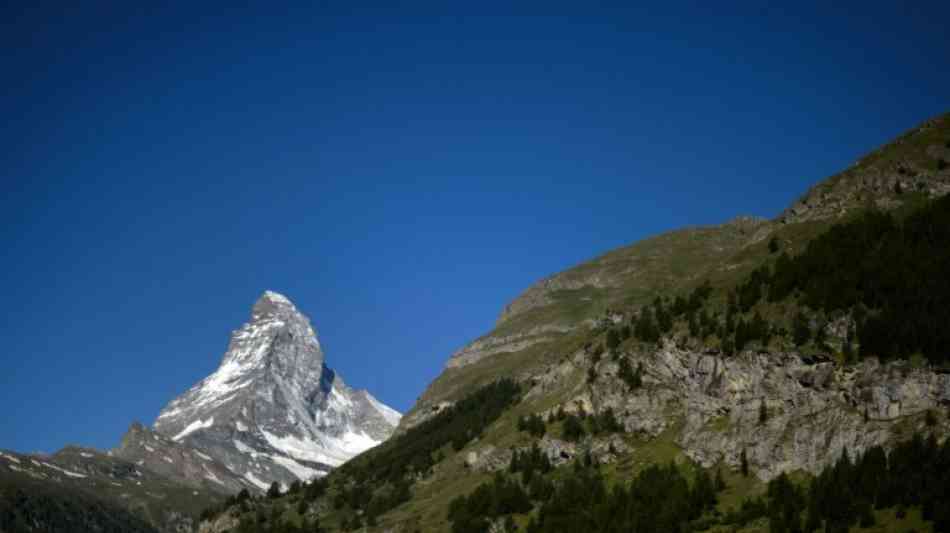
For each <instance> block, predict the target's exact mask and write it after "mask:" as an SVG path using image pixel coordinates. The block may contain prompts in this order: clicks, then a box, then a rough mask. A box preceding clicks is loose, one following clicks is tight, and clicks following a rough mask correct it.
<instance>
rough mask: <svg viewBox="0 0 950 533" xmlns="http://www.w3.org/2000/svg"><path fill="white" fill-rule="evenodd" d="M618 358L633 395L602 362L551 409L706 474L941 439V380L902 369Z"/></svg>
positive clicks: (673, 354)
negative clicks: (921, 434)
mask: <svg viewBox="0 0 950 533" xmlns="http://www.w3.org/2000/svg"><path fill="white" fill-rule="evenodd" d="M625 357H630V358H631V363H632V364H633V365H642V369H643V386H642V387H641V388H639V389H637V390H633V391H630V390H628V387H627V385H626V384H625V383H624V382H623V381H621V380H620V379H619V378H618V377H617V371H618V364H617V363H616V362H615V361H612V360H604V361H601V362H600V363H598V364H597V365H596V372H597V374H598V377H597V382H596V385H595V386H592V387H591V386H587V385H586V384H577V385H574V386H573V393H572V394H570V395H569V399H568V400H567V401H565V402H564V403H563V405H561V406H559V407H557V408H558V409H559V408H562V407H563V408H564V410H565V411H568V412H571V411H580V410H583V411H585V412H587V413H591V412H595V413H599V412H602V411H604V410H605V409H607V408H611V409H613V411H614V413H615V414H616V415H617V417H618V419H620V421H621V422H622V423H623V425H624V426H625V429H626V431H627V432H632V433H638V434H641V435H643V436H644V437H648V438H649V437H657V436H659V435H660V434H662V433H664V432H667V431H669V432H672V434H673V438H674V440H675V442H676V444H678V445H679V446H680V447H681V448H682V450H683V452H684V453H685V454H686V455H687V456H689V457H690V458H691V459H693V460H694V461H696V462H698V463H699V464H702V465H703V466H707V467H708V466H713V465H716V464H719V463H720V462H722V463H724V464H727V465H729V466H730V467H737V466H738V465H739V460H740V459H739V457H740V454H741V452H742V450H743V449H745V450H746V454H747V456H748V460H749V464H750V468H751V469H752V470H753V471H754V472H755V473H756V475H757V476H758V477H759V478H761V479H763V480H768V479H771V478H772V477H774V476H776V475H778V474H779V473H781V472H787V471H794V470H804V471H809V472H813V473H816V472H819V471H820V470H821V469H822V468H823V467H825V466H827V465H828V464H829V463H831V462H833V461H834V460H836V459H837V458H838V457H839V456H840V454H841V452H842V450H845V449H846V450H847V451H848V452H849V453H851V454H856V453H861V452H863V451H865V450H867V449H868V448H870V447H871V446H874V445H879V444H880V445H885V446H887V445H888V444H889V443H891V442H893V441H895V440H899V439H902V438H906V437H907V436H908V435H909V434H911V433H912V432H914V431H934V432H937V433H939V434H946V433H948V432H950V424H948V422H947V416H946V409H947V406H950V374H947V373H940V372H937V371H935V370H933V369H929V368H913V367H912V366H911V365H910V363H908V362H906V361H895V362H891V363H887V364H881V363H879V362H878V361H877V360H874V359H868V360H864V361H863V362H861V363H859V364H857V365H853V366H841V365H838V364H837V363H836V362H834V361H833V360H831V359H830V358H828V357H822V356H803V355H801V354H799V353H795V352H780V353H768V352H751V351H746V352H743V353H741V354H738V355H736V356H733V357H723V356H721V355H718V354H713V353H705V352H697V351H690V350H685V349H681V348H677V347H676V346H674V345H672V344H667V345H665V346H664V347H662V348H660V349H658V350H656V351H655V352H653V353H647V354H631V355H625ZM586 359H587V355H586V354H584V353H583V352H579V353H577V354H576V355H575V357H574V358H573V359H572V360H570V361H567V362H565V363H563V364H562V365H561V366H566V367H575V368H576V369H577V370H580V369H581V368H583V367H584V365H585V364H586ZM569 375H570V373H569V372H565V369H564V368H559V367H555V368H553V369H551V371H549V372H548V373H546V375H545V377H544V379H536V380H534V383H535V385H534V389H532V390H531V391H530V392H529V394H532V395H539V394H544V393H547V392H549V391H550V390H552V389H553V388H554V387H556V386H557V385H558V382H559V381H560V379H559V377H560V378H566V377H567V376H569ZM564 381H568V380H567V379H564ZM763 406H764V410H763ZM928 412H929V414H928ZM763 415H764V416H763ZM928 424H929V425H928ZM852 456H853V455H852Z"/></svg>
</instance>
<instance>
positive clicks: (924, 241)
mask: <svg viewBox="0 0 950 533" xmlns="http://www.w3.org/2000/svg"><path fill="white" fill-rule="evenodd" d="M948 272H950V195H947V196H943V197H941V198H939V199H937V200H934V201H932V202H930V203H929V204H927V205H926V206H924V207H922V208H920V209H918V210H917V211H915V212H914V213H912V214H910V215H909V216H907V217H906V218H905V219H903V220H899V219H897V218H895V217H894V216H893V215H892V214H890V213H886V212H879V211H868V212H865V213H863V214H861V215H860V216H858V217H856V218H855V219H853V220H851V221H848V222H843V223H839V224H836V225H834V226H832V227H831V228H830V229H829V230H828V231H827V232H825V233H824V234H822V235H820V236H819V237H817V238H815V239H813V240H812V241H810V242H809V243H808V245H807V246H806V248H805V250H804V251H803V252H802V253H801V254H799V255H796V256H795V257H791V256H789V255H788V254H787V253H785V252H783V253H782V254H781V255H779V256H778V258H777V260H776V261H775V264H774V265H773V266H772V268H769V267H767V266H764V267H761V268H759V269H757V270H756V271H754V272H753V273H752V274H751V275H750V276H749V277H748V278H747V279H746V281H745V282H744V283H742V284H741V285H740V286H739V288H738V294H739V297H738V300H739V302H738V303H739V307H740V309H742V310H748V309H751V307H752V306H753V305H755V304H756V303H757V302H758V301H759V300H760V299H762V298H765V299H766V300H767V301H769V302H780V301H784V300H786V299H789V298H791V297H793V296H796V295H797V296H798V297H799V298H800V302H801V303H802V304H803V305H806V306H808V307H810V308H812V309H820V310H824V311H826V312H831V311H845V312H849V311H850V312H853V314H854V317H855V319H856V320H857V322H858V329H857V332H856V337H857V340H858V342H859V344H860V352H861V355H874V356H879V357H885V358H886V357H906V356H909V355H911V354H913V353H921V354H923V355H924V356H926V357H927V358H928V359H930V360H931V361H932V362H934V363H945V362H947V361H948V359H950V328H947V327H946V324H947V322H948V320H950V276H948V275H947V273H948ZM798 331H799V332H800V333H801V336H800V337H799V338H797V339H796V342H798V340H799V339H801V338H804V336H805V335H806V333H805V332H804V331H803V330H802V329H801V328H799V330H798ZM819 340H820V339H819Z"/></svg>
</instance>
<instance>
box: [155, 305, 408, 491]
mask: <svg viewBox="0 0 950 533" xmlns="http://www.w3.org/2000/svg"><path fill="white" fill-rule="evenodd" d="M399 419H400V415H399V413H397V412H396V411H394V410H392V409H390V408H389V407H387V406H385V405H383V404H382V403H380V402H379V401H378V400H376V399H375V398H373V396H372V395H370V394H369V393H368V392H367V391H365V390H354V389H351V388H350V387H349V386H347V385H346V383H344V382H343V380H342V378H341V377H340V376H339V375H338V374H336V373H335V372H333V370H331V369H330V368H329V367H328V366H326V364H325V361H324V354H323V350H322V348H321V346H320V342H319V340H317V336H316V333H315V332H314V330H313V327H312V326H311V324H310V321H309V319H308V318H307V317H306V316H304V315H303V314H302V313H300V312H299V311H298V310H297V308H296V307H295V306H294V304H293V303H292V302H291V301H290V300H289V299H288V298H287V297H285V296H283V295H281V294H278V293H275V292H272V291H266V292H265V293H264V294H263V295H262V296H261V297H260V298H259V299H258V300H257V302H256V303H255V304H254V306H253V309H252V312H251V319H250V321H248V322H247V323H246V324H244V325H243V326H242V327H241V328H239V329H238V330H236V331H235V332H234V333H233V334H232V335H231V341H230V343H229V345H228V349H227V351H226V353H225V355H224V357H223V358H222V361H221V365H220V366H219V368H218V369H217V370H216V371H215V372H214V373H213V374H211V375H210V376H208V377H207V378H205V379H204V380H202V381H201V382H199V383H197V384H196V385H195V386H194V387H192V388H191V389H189V390H188V391H187V392H185V393H184V394H182V395H181V396H179V397H178V398H175V399H174V400H172V401H171V402H169V404H168V405H167V406H166V407H165V408H164V409H162V412H161V414H160V415H159V416H158V419H157V420H156V422H155V431H156V432H158V433H160V434H162V435H164V436H165V437H166V438H168V439H170V440H172V441H174V442H177V443H181V444H183V445H185V446H187V447H188V448H190V449H193V450H196V452H199V453H201V454H204V455H205V456H210V457H213V458H215V460H217V461H219V462H221V463H222V464H224V465H226V467H227V468H228V469H229V470H230V471H231V472H233V473H234V474H236V475H237V476H238V477H241V478H243V479H244V481H246V482H248V483H250V484H251V485H252V486H253V487H254V488H255V489H256V490H265V489H266V488H267V487H268V486H269V485H270V483H272V482H274V481H278V482H280V483H282V484H284V485H289V484H290V483H292V482H293V481H296V480H305V479H310V478H313V477H316V476H321V475H324V474H325V473H326V472H327V471H329V470H330V469H331V468H333V467H335V466H338V465H339V464H341V463H343V462H344V461H346V460H347V459H349V458H350V457H352V456H354V455H356V454H358V453H360V452H362V451H364V450H366V449H368V448H370V447H372V446H375V445H376V444H379V443H380V442H382V441H383V440H385V439H386V438H388V437H389V435H390V434H391V433H392V431H393V429H394V428H395V426H396V424H398V422H399ZM203 475H204V477H206V478H207V479H211V477H212V476H211V475H209V474H203ZM186 477H187V475H186Z"/></svg>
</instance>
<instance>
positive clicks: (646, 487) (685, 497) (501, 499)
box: [449, 435, 950, 533]
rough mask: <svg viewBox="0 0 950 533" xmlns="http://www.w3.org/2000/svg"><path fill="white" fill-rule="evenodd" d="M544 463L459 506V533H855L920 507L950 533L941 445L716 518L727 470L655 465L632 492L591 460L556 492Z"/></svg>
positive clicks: (923, 443) (517, 458)
mask: <svg viewBox="0 0 950 533" xmlns="http://www.w3.org/2000/svg"><path fill="white" fill-rule="evenodd" d="M742 455H743V473H744V475H748V470H747V468H748V467H747V462H746V461H745V453H744V452H743V454H742ZM588 457H589V456H588ZM545 459H546V457H544V456H543V454H542V453H541V452H540V450H537V449H536V448H533V449H532V450H530V451H525V452H519V453H518V454H516V455H514V456H513V457H512V463H511V465H510V466H509V472H511V473H512V474H517V473H518V472H521V473H522V478H521V481H520V482H519V480H518V479H517V478H511V477H507V476H503V475H502V474H498V475H497V476H496V477H495V479H493V480H492V481H491V482H489V483H486V484H483V485H481V486H479V488H478V489H476V491H475V492H473V493H472V494H471V495H469V496H462V497H459V498H457V499H456V500H453V502H452V504H451V506H450V511H449V520H450V521H451V522H452V524H453V527H452V531H453V533H469V532H473V533H474V532H476V531H479V532H481V531H487V530H488V527H489V522H490V521H493V520H498V519H500V518H501V517H506V516H507V517H508V519H510V515H511V514H522V515H523V514H529V513H530V515H531V517H530V520H529V523H528V526H527V532H528V533H547V532H565V533H576V532H577V531H587V532H592V533H594V532H641V531H642V532H653V531H670V532H688V531H702V530H706V529H709V528H711V527H713V526H716V525H724V526H732V527H734V528H739V527H742V526H745V525H747V524H749V523H750V522H753V521H756V520H759V519H763V518H764V519H766V520H767V521H768V524H769V531H770V532H771V533H814V532H821V533H846V532H847V531H848V530H849V528H851V527H855V526H860V527H871V526H873V525H875V516H874V512H873V511H874V510H875V509H884V508H894V509H896V513H897V516H898V518H903V516H904V515H905V514H906V512H907V509H908V508H910V507H920V508H921V509H922V514H923V518H924V520H927V521H930V522H932V523H933V525H934V531H935V532H936V533H947V532H950V506H948V505H947V503H946V502H947V497H948V495H950V441H947V442H945V443H944V444H943V445H938V444H937V442H936V440H935V439H934V438H933V437H930V438H927V439H924V438H922V437H920V436H919V435H918V436H915V437H914V438H913V439H911V440H909V441H905V442H903V443H899V444H898V445H897V446H895V448H894V449H893V450H892V451H891V452H890V453H887V452H885V450H884V449H883V448H882V447H880V446H876V447H873V448H871V449H869V450H868V451H867V453H865V454H863V455H861V456H860V457H858V458H857V459H855V460H853V461H852V460H851V458H850V457H849V455H848V453H847V451H842V454H841V456H840V458H839V459H838V461H837V462H835V464H833V465H830V466H829V467H827V468H825V469H824V470H823V471H822V472H821V473H820V474H819V475H818V476H816V477H815V478H813V479H812V480H811V481H810V482H807V483H801V484H797V483H794V482H792V481H791V479H790V478H789V477H788V476H787V475H785V474H781V475H779V476H778V477H776V478H775V479H773V480H772V481H770V482H769V484H768V486H767V489H766V492H765V494H764V495H763V496H761V497H757V498H750V499H747V500H745V501H743V503H742V504H741V505H740V506H739V507H738V508H736V509H733V510H730V511H729V512H727V513H725V514H720V513H719V512H718V511H716V510H715V505H716V503H717V494H718V493H719V492H720V491H722V490H723V489H725V483H724V482H723V480H722V476H721V472H720V471H718V470H717V471H716V475H715V477H712V476H711V475H710V471H709V470H705V469H697V471H696V474H695V475H694V476H692V478H690V476H688V475H687V474H685V473H684V470H683V469H682V468H678V467H677V466H676V465H675V464H670V465H667V466H659V465H652V466H650V467H648V468H647V469H645V470H643V471H642V472H640V473H639V474H637V475H636V476H635V477H634V478H633V479H632V480H631V481H630V482H629V483H619V484H615V485H613V486H609V485H608V484H607V482H606V481H605V480H604V478H603V477H602V476H601V475H600V473H599V471H598V470H597V467H596V465H595V464H593V462H592V461H591V460H590V459H589V458H588V459H587V460H578V461H577V462H575V465H574V467H573V469H571V470H568V471H562V472H559V474H558V475H557V476H554V477H556V478H557V481H556V482H555V481H551V479H550V478H551V477H552V476H550V475H547V472H550V471H551V469H550V466H549V463H546V462H545ZM528 472H530V473H528ZM509 531H511V529H509Z"/></svg>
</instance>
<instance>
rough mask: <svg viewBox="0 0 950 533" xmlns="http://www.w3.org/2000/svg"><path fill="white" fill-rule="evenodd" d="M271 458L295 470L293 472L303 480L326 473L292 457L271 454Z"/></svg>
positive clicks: (288, 468)
mask: <svg viewBox="0 0 950 533" xmlns="http://www.w3.org/2000/svg"><path fill="white" fill-rule="evenodd" d="M270 458H271V459H273V460H274V462H275V463H277V464H279V465H280V466H282V467H284V468H286V469H287V470H290V471H291V472H293V474H294V475H295V476H297V477H298V478H300V480H301V481H308V480H310V479H313V478H315V477H318V476H322V475H325V474H324V473H323V472H320V471H319V470H314V469H312V468H309V467H306V466H304V465H302V464H300V463H298V462H297V461H294V460H293V459H291V458H290V457H283V456H281V455H271V456H270Z"/></svg>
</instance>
